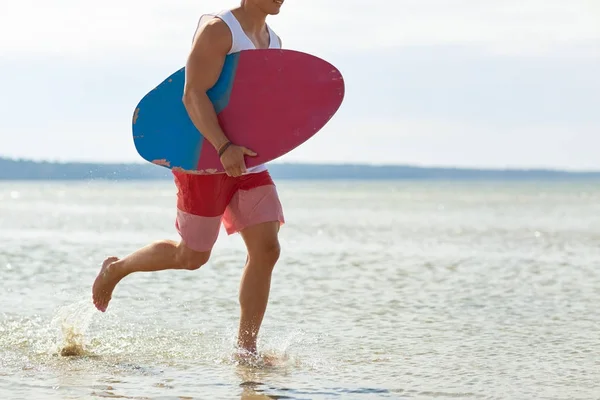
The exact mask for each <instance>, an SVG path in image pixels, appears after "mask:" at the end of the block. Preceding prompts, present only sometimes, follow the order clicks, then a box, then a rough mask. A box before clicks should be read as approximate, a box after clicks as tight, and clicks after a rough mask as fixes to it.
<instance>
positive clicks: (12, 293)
mask: <svg viewBox="0 0 600 400" xmlns="http://www.w3.org/2000/svg"><path fill="white" fill-rule="evenodd" d="M278 188H279V192H280V195H281V198H282V202H283V205H284V210H285V214H286V218H287V224H286V225H285V226H284V227H283V228H282V231H281V243H282V256H281V259H280V262H279V264H278V265H277V267H276V269H275V272H274V278H273V283H272V291H271V301H270V303H269V307H268V310H267V314H266V317H265V322H264V325H263V328H262V331H261V334H260V341H259V348H260V350H261V351H262V352H264V353H266V354H270V355H271V356H272V357H274V358H275V359H276V361H277V363H276V365H274V366H261V365H257V366H247V365H239V364H237V363H236V362H235V360H234V358H233V357H232V356H233V353H234V347H233V345H234V343H235V334H236V331H237V322H238V316H239V309H238V302H237V295H238V286H239V279H240V276H241V272H242V266H243V264H244V261H245V253H244V247H243V242H242V240H241V238H240V237H239V236H237V235H233V236H227V235H225V234H224V233H223V232H222V233H221V235H220V237H219V241H218V243H217V245H216V247H215V250H214V252H213V256H212V259H211V260H210V262H209V263H208V264H207V265H205V266H204V267H202V268H201V269H200V270H198V271H176V272H158V273H146V274H138V275H132V276H129V277H127V278H126V279H125V280H123V281H122V282H121V284H120V286H118V287H117V289H116V291H115V293H114V296H113V300H112V302H111V304H110V306H109V308H108V312H107V313H105V314H102V313H100V312H97V311H96V310H95V309H94V307H93V305H92V303H91V294H90V293H91V285H92V282H93V280H94V278H95V276H96V274H97V272H98V269H99V267H100V263H101V262H102V260H103V259H104V258H105V257H106V256H109V255H116V256H124V255H126V254H128V253H129V252H132V251H134V250H135V249H136V248H138V247H140V246H143V245H145V244H147V243H149V242H151V241H154V240H157V239H174V240H177V239H178V236H177V233H176V231H175V228H174V216H175V208H174V207H175V188H174V186H173V184H172V183H171V182H168V181H167V182H124V183H115V182H99V181H94V182H0V280H1V283H2V296H1V300H0V399H6V400H18V399H42V400H46V399H47V400H52V399H103V398H111V399H112V398H115V399H317V400H319V399H511V400H517V399H598V398H600V182H572V183H569V182H545V183H544V182H425V181H422V182H419V181H409V182H403V181H398V182H331V181H328V182H294V181H281V182H279V184H278Z"/></svg>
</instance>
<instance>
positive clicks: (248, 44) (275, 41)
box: [194, 10, 281, 174]
mask: <svg viewBox="0 0 600 400" xmlns="http://www.w3.org/2000/svg"><path fill="white" fill-rule="evenodd" d="M213 18H219V19H221V20H222V21H223V22H225V23H226V24H227V26H228V27H229V30H230V31H231V36H232V43H231V49H229V52H228V53H227V54H228V55H229V54H232V53H237V52H239V51H242V50H256V46H255V45H254V43H252V40H250V38H249V37H248V35H246V33H245V32H244V29H243V28H242V25H241V24H240V23H239V21H238V20H237V18H236V17H235V15H233V13H232V12H231V10H223V11H221V12H219V13H217V14H204V15H202V16H201V17H200V20H199V21H198V27H197V28H196V33H197V32H198V30H199V29H200V27H201V26H202V25H203V24H205V23H206V22H208V21H209V20H211V19H213ZM267 29H268V30H269V48H270V49H280V48H281V42H280V41H279V37H277V35H276V34H275V32H273V30H272V29H271V27H270V26H269V25H267ZM195 35H196V34H194V36H195ZM266 170H267V166H266V165H265V164H260V165H257V166H255V167H252V168H248V170H247V171H248V172H247V173H248V174H251V173H257V172H262V171H266Z"/></svg>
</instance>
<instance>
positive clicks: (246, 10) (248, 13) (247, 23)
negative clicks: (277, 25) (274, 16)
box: [232, 1, 267, 34]
mask: <svg viewBox="0 0 600 400" xmlns="http://www.w3.org/2000/svg"><path fill="white" fill-rule="evenodd" d="M232 11H233V13H234V14H235V16H236V18H237V19H238V21H239V22H240V24H241V25H242V27H243V28H244V30H245V31H246V32H248V33H250V34H259V33H261V32H263V31H264V29H265V25H266V23H267V14H265V13H264V12H262V11H261V10H260V9H258V8H256V7H253V6H252V5H249V4H248V2H246V1H245V2H244V4H242V5H241V6H239V7H236V8H234V9H233V10H232Z"/></svg>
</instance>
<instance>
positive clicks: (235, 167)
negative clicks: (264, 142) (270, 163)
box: [221, 144, 256, 177]
mask: <svg viewBox="0 0 600 400" xmlns="http://www.w3.org/2000/svg"><path fill="white" fill-rule="evenodd" d="M245 155H246V156H251V157H254V156H256V153H255V152H253V151H252V150H250V149H248V148H246V147H243V146H236V145H235V144H231V145H229V146H228V147H227V149H225V151H224V152H223V154H222V155H221V164H223V168H225V173H226V174H227V175H229V176H233V177H237V176H241V175H242V174H244V173H245V172H246V161H245V160H244V156H245Z"/></svg>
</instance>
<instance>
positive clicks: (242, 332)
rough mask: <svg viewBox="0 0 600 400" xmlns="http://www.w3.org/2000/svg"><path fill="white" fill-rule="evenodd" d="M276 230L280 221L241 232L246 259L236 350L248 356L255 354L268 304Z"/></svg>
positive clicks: (276, 251)
mask: <svg viewBox="0 0 600 400" xmlns="http://www.w3.org/2000/svg"><path fill="white" fill-rule="evenodd" d="M279 226H280V222H279V221H274V222H265V223H261V224H258V225H254V226H250V227H248V228H245V229H243V230H242V231H241V232H240V234H241V235H242V238H243V239H244V242H245V243H246V247H247V249H248V258H247V260H246V266H245V267H244V272H243V274H242V281H241V285H240V295H239V300H240V306H241V316H240V326H239V332H238V346H239V347H240V348H241V349H243V350H245V351H248V352H251V353H256V339H257V335H258V331H259V330H260V326H261V324H262V321H263V317H264V315H265V310H266V308H267V302H268V300H269V291H270V289H271V273H272V272H273V268H274V267H275V263H277V260H278V259H279V253H280V247H279V240H278V232H279Z"/></svg>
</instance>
